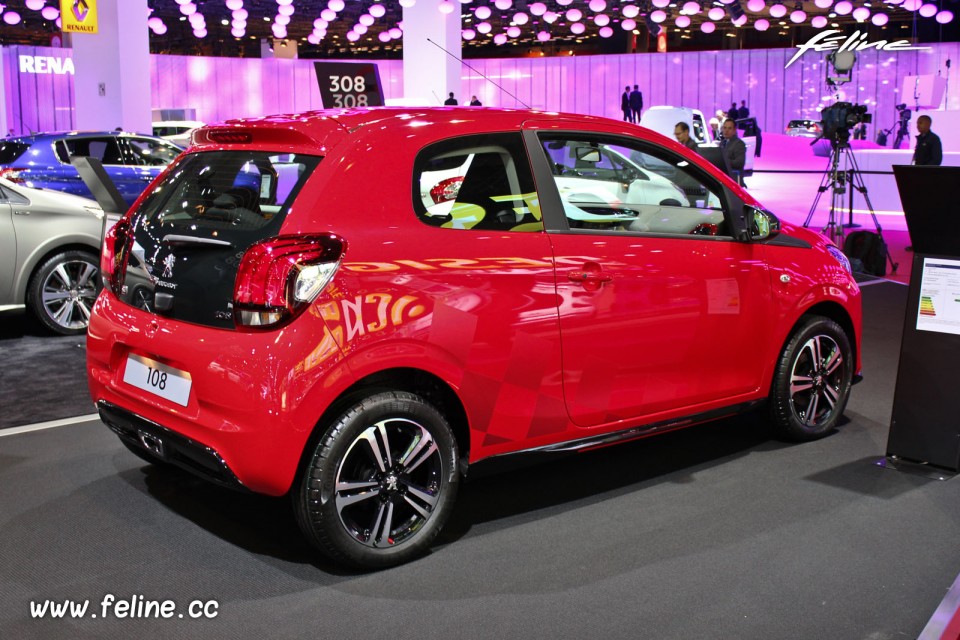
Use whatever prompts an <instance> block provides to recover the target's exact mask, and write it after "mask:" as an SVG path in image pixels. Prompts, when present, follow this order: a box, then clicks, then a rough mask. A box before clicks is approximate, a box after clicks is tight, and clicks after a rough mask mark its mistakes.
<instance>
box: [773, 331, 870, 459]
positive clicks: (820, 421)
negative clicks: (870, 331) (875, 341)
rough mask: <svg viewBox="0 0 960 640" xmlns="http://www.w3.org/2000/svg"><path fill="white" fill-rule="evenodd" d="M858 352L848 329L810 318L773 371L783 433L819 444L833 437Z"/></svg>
mask: <svg viewBox="0 0 960 640" xmlns="http://www.w3.org/2000/svg"><path fill="white" fill-rule="evenodd" d="M853 367H854V360H853V350H852V349H851V347H850V340H849V338H848V337H847V334H846V333H845V332H844V331H843V329H842V328H841V327H840V325H838V324H837V323H836V322H834V321H833V320H830V319H828V318H824V317H822V316H807V317H806V318H805V319H804V321H803V322H802V323H801V324H800V325H799V327H798V328H797V329H796V330H795V331H794V333H793V334H792V335H791V337H790V339H789V340H788V341H787V344H786V346H785V347H784V348H783V352H782V353H781V355H780V359H779V361H778V363H777V368H776V370H775V372H774V378H773V388H772V391H771V397H770V411H771V418H772V419H773V421H774V425H775V427H776V428H777V430H778V431H779V433H780V435H782V436H784V437H786V438H788V439H791V440H814V439H817V438H821V437H823V436H825V435H827V434H828V433H830V432H831V431H832V430H833V429H834V427H836V425H837V422H838V421H839V420H840V416H841V415H843V410H844V408H845V407H846V405H847V400H848V398H849V397H850V387H851V384H852V380H853Z"/></svg>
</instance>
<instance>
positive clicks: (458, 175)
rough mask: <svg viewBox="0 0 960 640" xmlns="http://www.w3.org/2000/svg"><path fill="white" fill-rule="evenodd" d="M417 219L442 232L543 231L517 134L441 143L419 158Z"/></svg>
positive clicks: (415, 193)
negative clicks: (449, 230)
mask: <svg viewBox="0 0 960 640" xmlns="http://www.w3.org/2000/svg"><path fill="white" fill-rule="evenodd" d="M413 200H414V209H415V210H416V212H417V217H418V218H419V219H420V220H421V221H422V222H424V223H426V224H428V225H431V226H435V227H442V228H446V229H478V230H483V229H495V230H501V231H542V230H543V223H542V222H541V218H540V203H539V200H538V199H537V194H536V191H535V189H534V186H533V177H532V175H531V173H530V164H529V162H528V160H527V155H526V151H525V150H524V147H523V142H522V140H521V138H520V135H519V134H506V133H504V134H488V135H479V136H465V137H462V138H456V139H454V140H445V141H443V142H439V143H436V144H433V145H431V146H429V147H426V148H425V149H424V150H423V151H421V152H420V154H419V155H418V156H417V159H416V161H415V163H414V172H413Z"/></svg>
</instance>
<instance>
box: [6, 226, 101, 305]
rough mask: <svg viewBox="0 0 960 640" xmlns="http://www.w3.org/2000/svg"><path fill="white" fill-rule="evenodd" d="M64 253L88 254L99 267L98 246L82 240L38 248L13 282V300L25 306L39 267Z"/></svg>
mask: <svg viewBox="0 0 960 640" xmlns="http://www.w3.org/2000/svg"><path fill="white" fill-rule="evenodd" d="M65 251H83V252H85V253H89V254H90V255H91V256H93V257H94V258H95V259H96V261H97V264H98V267H99V262H100V248H99V246H95V245H90V244H87V243H85V242H83V240H82V239H76V240H72V241H70V242H67V243H65V244H56V245H52V246H49V245H48V246H46V247H40V248H39V249H37V250H36V251H34V252H33V253H32V254H31V255H30V256H29V257H28V258H27V260H26V262H24V264H23V267H22V268H21V269H20V276H19V278H18V279H17V282H15V283H14V285H13V290H14V296H15V297H14V299H15V300H21V301H23V304H26V303H27V291H28V290H29V288H30V281H31V280H33V277H34V275H36V273H37V269H39V268H40V265H42V264H44V263H45V262H46V261H47V260H49V259H50V258H52V257H53V256H55V255H57V254H58V253H64V252H65Z"/></svg>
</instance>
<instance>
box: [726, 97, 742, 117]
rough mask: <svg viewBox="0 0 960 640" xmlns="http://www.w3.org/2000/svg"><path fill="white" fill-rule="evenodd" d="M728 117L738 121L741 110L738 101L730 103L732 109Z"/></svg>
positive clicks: (728, 112)
mask: <svg viewBox="0 0 960 640" xmlns="http://www.w3.org/2000/svg"><path fill="white" fill-rule="evenodd" d="M727 117H728V118H730V119H731V120H733V121H734V122H736V121H737V118H739V117H740V111H739V110H738V109H737V103H736V102H734V103H733V104H731V105H730V111H727Z"/></svg>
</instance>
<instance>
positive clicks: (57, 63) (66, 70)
mask: <svg viewBox="0 0 960 640" xmlns="http://www.w3.org/2000/svg"><path fill="white" fill-rule="evenodd" d="M20 73H41V74H51V73H52V74H54V75H58V76H63V75H67V74H70V75H74V74H75V71H74V68H73V59H72V58H55V57H53V56H24V55H21V56H20Z"/></svg>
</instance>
